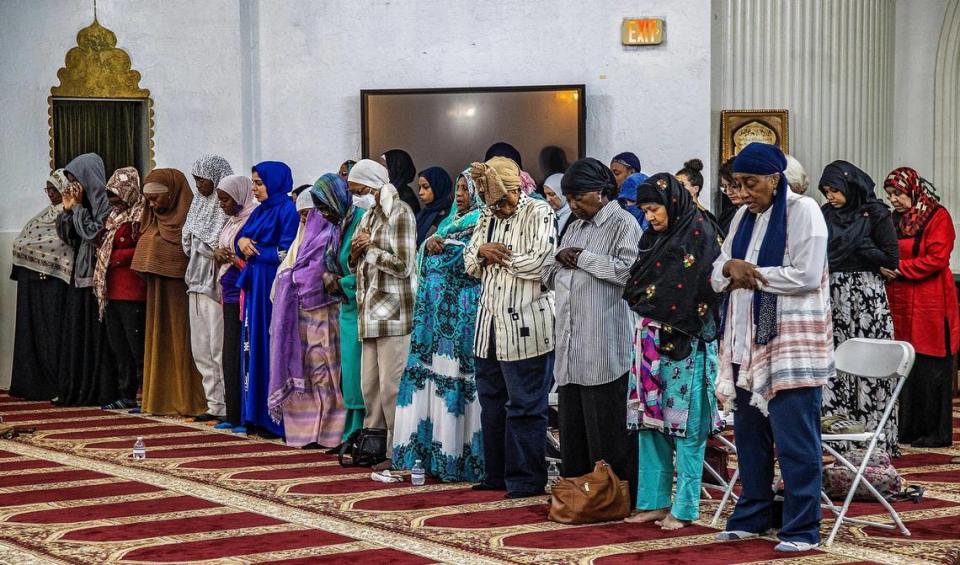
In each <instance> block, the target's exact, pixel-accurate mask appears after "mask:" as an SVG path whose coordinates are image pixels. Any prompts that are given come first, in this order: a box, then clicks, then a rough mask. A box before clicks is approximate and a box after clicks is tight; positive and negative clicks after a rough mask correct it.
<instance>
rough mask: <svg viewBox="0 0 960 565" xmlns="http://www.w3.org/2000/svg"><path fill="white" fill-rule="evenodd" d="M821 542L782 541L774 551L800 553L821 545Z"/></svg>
mask: <svg viewBox="0 0 960 565" xmlns="http://www.w3.org/2000/svg"><path fill="white" fill-rule="evenodd" d="M819 546H820V544H819V543H806V542H802V541H782V542H780V543H778V544H777V547H774V548H773V550H774V551H781V552H783V553H798V552H800V551H810V550H812V549H816V548H817V547H819Z"/></svg>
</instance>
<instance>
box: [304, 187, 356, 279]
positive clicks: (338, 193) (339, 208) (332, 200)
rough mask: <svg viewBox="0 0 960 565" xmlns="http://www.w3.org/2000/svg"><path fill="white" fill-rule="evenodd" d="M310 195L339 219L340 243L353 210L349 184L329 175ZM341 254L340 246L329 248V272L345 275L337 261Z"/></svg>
mask: <svg viewBox="0 0 960 565" xmlns="http://www.w3.org/2000/svg"><path fill="white" fill-rule="evenodd" d="M310 195H311V196H312V197H313V199H314V202H315V203H319V204H323V206H324V207H325V208H327V209H328V210H330V211H331V212H333V214H334V215H335V216H336V217H337V218H336V222H334V223H335V224H336V226H337V241H338V242H339V241H340V238H341V237H342V236H343V229H344V228H345V227H346V226H347V225H348V224H349V220H350V218H351V214H350V212H351V211H352V208H353V196H351V194H350V191H349V190H347V183H346V182H344V180H343V179H342V178H340V175H335V174H333V173H327V174H325V175H323V176H322V177H320V178H318V179H317V182H315V183H313V186H312V187H311V188H310ZM339 253H340V245H331V246H329V247H328V248H327V254H326V258H325V260H324V262H325V263H326V265H327V270H328V271H331V272H333V273H337V274H339V275H343V274H344V273H342V272H340V262H339V261H338V260H337V255H338V254H339Z"/></svg>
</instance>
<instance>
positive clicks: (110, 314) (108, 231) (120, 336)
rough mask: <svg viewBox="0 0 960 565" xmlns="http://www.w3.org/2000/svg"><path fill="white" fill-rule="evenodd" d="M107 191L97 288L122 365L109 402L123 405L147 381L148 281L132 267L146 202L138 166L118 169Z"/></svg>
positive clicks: (113, 405) (95, 276) (111, 341)
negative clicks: (144, 352) (145, 341)
mask: <svg viewBox="0 0 960 565" xmlns="http://www.w3.org/2000/svg"><path fill="white" fill-rule="evenodd" d="M107 197H108V199H109V201H110V205H111V206H112V207H113V208H112V210H110V215H109V216H107V221H106V222H105V223H104V225H103V228H104V229H103V232H102V233H101V236H100V240H101V243H100V248H99V249H97V266H96V269H95V270H94V273H93V291H94V294H95V295H96V296H97V302H98V304H99V307H100V317H101V319H102V320H103V321H104V324H106V327H107V340H108V342H109V344H110V350H111V351H112V352H113V358H114V359H115V360H116V363H117V371H118V375H117V382H116V383H115V384H113V385H112V386H110V387H109V389H110V390H116V391H117V398H116V399H115V400H114V401H113V402H111V403H110V404H108V405H106V406H105V407H104V408H107V409H113V410H118V409H127V408H136V407H137V391H138V390H140V383H141V382H142V381H143V330H144V323H145V314H146V299H147V285H146V283H144V281H143V278H141V277H140V275H138V274H137V273H135V272H134V271H133V270H132V269H131V268H130V264H131V263H132V262H133V254H134V253H135V252H136V250H137V242H138V241H139V240H140V219H141V218H142V217H143V208H144V203H143V195H141V194H140V173H138V172H137V169H135V168H134V167H124V168H122V169H117V170H116V171H115V172H114V173H113V175H112V176H111V177H110V180H109V181H107Z"/></svg>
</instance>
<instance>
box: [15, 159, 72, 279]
mask: <svg viewBox="0 0 960 565" xmlns="http://www.w3.org/2000/svg"><path fill="white" fill-rule="evenodd" d="M47 182H48V183H50V184H51V185H52V186H53V188H55V189H56V190H57V192H59V193H61V194H63V191H64V190H65V189H66V188H67V186H68V185H69V184H70V182H69V181H68V180H67V176H66V175H65V174H64V172H63V169H57V170H56V171H54V172H52V173H51V174H50V178H48V179H47ZM62 211H63V204H57V205H53V204H51V205H50V206H47V207H46V208H44V209H43V210H42V211H41V212H40V213H39V214H37V215H36V216H34V217H33V218H31V219H30V221H29V222H27V223H26V225H24V226H23V230H22V231H21V232H20V235H19V236H18V237H17V239H15V240H14V241H13V264H14V265H16V266H18V267H23V268H25V269H30V270H31V271H35V272H37V273H40V274H41V275H49V276H51V277H56V278H58V279H60V280H62V281H63V282H65V283H67V284H70V278H71V276H72V275H73V260H74V251H73V247H71V246H70V245H69V244H67V243H65V242H64V241H63V240H61V239H60V237H59V236H58V235H57V216H59V215H60V212H62Z"/></svg>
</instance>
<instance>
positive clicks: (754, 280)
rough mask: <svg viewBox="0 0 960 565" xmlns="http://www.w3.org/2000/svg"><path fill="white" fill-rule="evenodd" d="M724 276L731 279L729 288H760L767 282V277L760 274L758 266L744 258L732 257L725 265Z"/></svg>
mask: <svg viewBox="0 0 960 565" xmlns="http://www.w3.org/2000/svg"><path fill="white" fill-rule="evenodd" d="M723 274H724V276H726V277H728V278H729V279H730V287H729V290H737V289H738V288H744V289H747V290H760V289H761V288H763V285H765V284H767V279H765V278H764V276H763V275H761V274H760V271H758V270H757V266H756V265H754V264H752V263H747V262H746V261H744V260H743V259H731V260H729V261H727V262H726V263H725V264H724V265H723Z"/></svg>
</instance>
